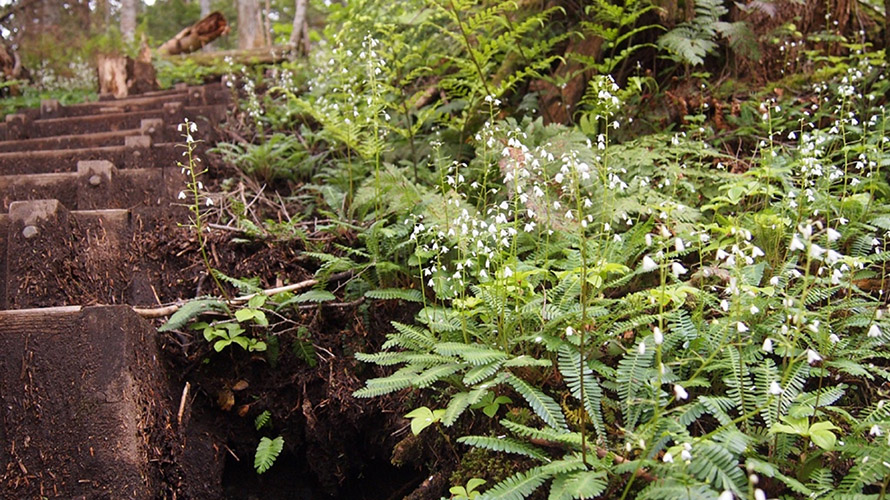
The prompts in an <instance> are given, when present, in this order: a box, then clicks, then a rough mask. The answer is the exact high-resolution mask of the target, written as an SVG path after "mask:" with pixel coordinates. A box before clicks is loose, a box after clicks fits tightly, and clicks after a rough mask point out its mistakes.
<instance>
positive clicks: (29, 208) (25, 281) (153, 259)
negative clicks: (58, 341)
mask: <svg viewBox="0 0 890 500" xmlns="http://www.w3.org/2000/svg"><path fill="white" fill-rule="evenodd" d="M181 211H184V209H182V208H180V211H179V212H178V211H176V210H173V209H172V208H171V207H162V208H141V209H132V210H124V209H117V210H111V209H105V210H72V211H69V210H68V209H67V208H66V207H65V206H64V205H62V204H61V203H60V202H59V201H58V200H51V199H50V200H28V201H15V202H12V203H11V204H10V206H9V214H8V215H0V227H3V226H5V227H6V232H5V233H4V235H5V241H4V244H5V247H6V252H5V254H4V256H3V257H4V258H3V262H2V263H0V271H2V272H3V275H2V276H0V283H5V287H6V290H5V294H4V296H3V300H0V307H3V308H5V309H25V308H35V307H55V306H62V305H66V304H71V303H72V297H77V298H78V299H77V300H78V301H80V303H100V304H131V305H140V306H150V305H156V304H157V295H156V294H157V293H167V287H168V286H176V285H177V283H172V284H171V283H167V282H164V281H163V278H162V277H161V275H160V274H159V271H158V269H157V267H158V266H157V265H156V263H157V261H158V259H160V261H161V263H163V262H166V261H167V260H169V259H170V258H171V257H174V256H170V255H151V254H146V252H145V251H144V249H143V248H142V246H141V244H142V242H141V240H140V238H139V236H140V235H145V234H146V233H148V232H151V231H159V230H169V229H168V228H169V227H170V226H169V224H167V225H166V226H163V225H161V224H159V221H169V219H170V217H171V214H175V215H173V216H172V217H173V218H174V219H175V220H179V221H182V220H185V215H184V214H182V213H181ZM4 219H5V220H4ZM174 226H175V224H174ZM156 234H157V233H156ZM156 238H157V236H155V237H154V238H153V239H156ZM0 246H3V245H0ZM162 267H163V265H162Z"/></svg>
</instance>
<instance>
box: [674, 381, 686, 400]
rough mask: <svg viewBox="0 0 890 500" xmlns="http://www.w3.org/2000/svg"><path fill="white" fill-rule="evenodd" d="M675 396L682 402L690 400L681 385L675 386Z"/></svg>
mask: <svg viewBox="0 0 890 500" xmlns="http://www.w3.org/2000/svg"><path fill="white" fill-rule="evenodd" d="M674 396H675V397H676V398H677V399H681V400H682V399H689V393H688V392H686V389H684V388H683V387H682V386H681V385H680V384H674Z"/></svg>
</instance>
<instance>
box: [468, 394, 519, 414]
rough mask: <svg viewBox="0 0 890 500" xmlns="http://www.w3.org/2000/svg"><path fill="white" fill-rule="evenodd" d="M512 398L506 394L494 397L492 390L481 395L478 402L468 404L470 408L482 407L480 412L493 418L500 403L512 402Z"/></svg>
mask: <svg viewBox="0 0 890 500" xmlns="http://www.w3.org/2000/svg"><path fill="white" fill-rule="evenodd" d="M512 402H513V400H512V399H510V398H508V397H507V396H497V397H495V395H494V393H493V392H489V393H488V394H486V395H485V396H483V397H482V400H480V401H479V402H478V403H476V404H474V405H472V406H470V408H472V409H474V410H475V409H478V408H482V413H484V414H485V415H487V416H488V418H494V416H495V415H496V414H497V412H498V409H500V407H501V405H504V404H509V403H512Z"/></svg>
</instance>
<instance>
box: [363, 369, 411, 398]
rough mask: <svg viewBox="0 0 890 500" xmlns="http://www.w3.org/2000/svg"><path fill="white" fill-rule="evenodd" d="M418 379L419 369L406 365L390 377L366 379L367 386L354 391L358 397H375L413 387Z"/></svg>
mask: <svg viewBox="0 0 890 500" xmlns="http://www.w3.org/2000/svg"><path fill="white" fill-rule="evenodd" d="M416 379H417V371H416V370H415V369H414V368H412V367H410V366H406V367H404V368H401V369H399V370H397V371H396V372H395V373H393V374H392V375H390V376H388V377H380V378H372V379H369V380H367V381H365V387H363V388H361V389H359V390H357V391H355V392H353V393H352V395H353V396H355V397H357V398H373V397H377V396H382V395H384V394H389V393H391V392H395V391H399V390H402V389H405V388H407V387H411V385H412V384H413V383H414V381H415V380H416Z"/></svg>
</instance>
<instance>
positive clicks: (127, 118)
mask: <svg viewBox="0 0 890 500" xmlns="http://www.w3.org/2000/svg"><path fill="white" fill-rule="evenodd" d="M225 116H226V105H224V104H215V105H208V106H184V105H183V103H182V102H180V101H173V102H168V103H165V104H164V106H163V108H161V109H151V110H144V111H130V112H109V113H104V114H94V115H89V116H76V117H66V118H47V119H39V120H33V119H31V118H30V117H29V116H28V115H27V114H24V113H16V114H11V115H6V122H5V123H2V124H0V140H5V141H13V140H22V139H37V138H43V137H52V136H60V135H62V136H67V135H74V134H91V133H97V132H114V131H120V130H128V129H136V128H140V127H141V125H142V120H144V119H162V120H164V121H165V122H166V123H169V124H178V123H182V121H183V120H184V119H185V118H186V117H188V119H189V120H191V121H194V122H197V123H198V124H199V127H200V126H201V121H204V122H206V123H208V124H216V123H218V122H220V121H222V120H223V119H225ZM202 128H204V129H207V130H208V131H209V130H210V128H209V127H202Z"/></svg>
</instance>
